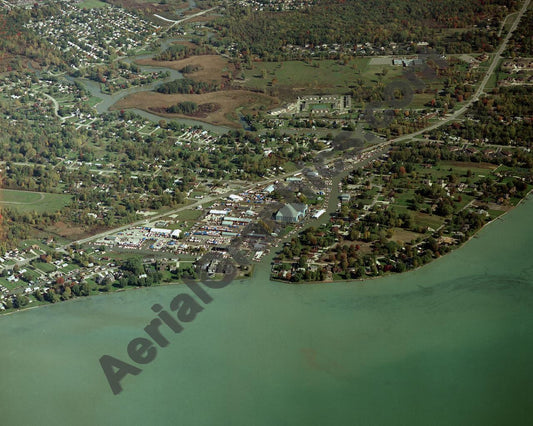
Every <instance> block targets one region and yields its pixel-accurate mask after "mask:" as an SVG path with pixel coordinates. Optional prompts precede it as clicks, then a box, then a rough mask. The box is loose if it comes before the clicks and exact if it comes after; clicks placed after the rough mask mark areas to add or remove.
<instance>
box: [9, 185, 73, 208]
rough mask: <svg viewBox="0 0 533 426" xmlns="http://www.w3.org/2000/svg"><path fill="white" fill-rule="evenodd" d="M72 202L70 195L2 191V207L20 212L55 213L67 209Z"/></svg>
mask: <svg viewBox="0 0 533 426" xmlns="http://www.w3.org/2000/svg"><path fill="white" fill-rule="evenodd" d="M70 200H71V197H70V196H69V195H63V194H48V193H44V192H30V191H17V190H12V189H0V207H11V208H14V209H16V210H18V211H20V212H31V211H35V212H37V213H45V212H55V211H57V210H61V209H62V208H63V207H65V206H66V205H67V204H68V203H69V202H70Z"/></svg>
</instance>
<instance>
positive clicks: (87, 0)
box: [78, 0, 109, 9]
mask: <svg viewBox="0 0 533 426" xmlns="http://www.w3.org/2000/svg"><path fill="white" fill-rule="evenodd" d="M107 6H109V5H108V4H107V3H104V2H101V1H99V0H82V1H81V2H79V3H78V7H79V8H80V9H98V8H102V7H107Z"/></svg>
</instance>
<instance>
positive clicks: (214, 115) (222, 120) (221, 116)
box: [110, 90, 278, 128]
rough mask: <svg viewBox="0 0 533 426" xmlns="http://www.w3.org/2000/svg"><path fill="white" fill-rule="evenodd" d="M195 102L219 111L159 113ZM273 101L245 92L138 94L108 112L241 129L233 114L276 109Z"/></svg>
mask: <svg viewBox="0 0 533 426" xmlns="http://www.w3.org/2000/svg"><path fill="white" fill-rule="evenodd" d="M185 101H190V102H195V103H196V104H198V105H202V104H216V105H217V106H218V109H217V110H216V111H213V112H207V113H202V114H199V115H194V116H188V115H183V114H169V113H166V112H162V110H165V109H166V108H168V107H170V106H172V105H175V104H177V103H179V102H185ZM277 104H278V103H277V101H276V99H275V98H273V97H271V96H267V95H264V94H262V93H254V92H250V91H247V90H222V91H218V92H210V93H203V94H201V95H182V94H172V95H165V94H162V93H156V92H139V93H134V94H132V95H129V96H126V97H125V98H123V99H121V100H120V101H119V102H117V103H116V104H114V105H113V106H112V107H111V108H110V109H111V110H120V109H128V108H138V109H141V110H144V111H147V112H151V113H155V114H157V115H160V116H162V117H166V118H179V117H181V118H194V119H195V120H199V121H204V122H206V123H209V124H214V125H218V126H228V127H237V128H240V127H241V125H240V123H239V122H238V120H239V117H238V114H237V112H236V110H237V109H238V108H239V107H242V106H243V105H245V106H246V110H243V114H247V113H253V112H254V111H255V110H258V109H260V108H261V107H263V108H267V109H269V108H274V107H275V106H276V105H277Z"/></svg>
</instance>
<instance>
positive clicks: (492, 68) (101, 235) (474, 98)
mask: <svg viewBox="0 0 533 426" xmlns="http://www.w3.org/2000/svg"><path fill="white" fill-rule="evenodd" d="M530 1H531V0H526V1H525V2H524V4H523V6H522V8H521V9H520V11H519V12H518V16H517V18H516V19H515V21H514V22H513V25H512V26H511V28H510V29H509V31H508V33H507V35H506V36H505V38H504V40H503V41H502V43H501V45H500V47H499V48H498V50H497V51H496V52H495V55H494V57H493V59H492V62H491V64H490V66H489V69H488V70H487V73H486V74H485V76H484V78H483V80H482V81H481V83H480V85H479V87H478V88H477V90H476V92H475V93H474V95H473V96H472V98H470V100H469V101H468V102H467V103H466V104H465V105H463V106H462V107H461V108H460V109H458V110H457V111H455V112H454V113H452V114H451V115H449V116H448V117H446V118H445V119H444V120H442V121H440V122H438V123H434V124H432V125H430V126H429V127H426V128H424V129H422V130H419V131H416V132H414V133H410V134H408V135H404V136H400V137H398V138H396V139H391V140H389V141H385V142H382V143H381V144H380V145H381V147H386V146H388V145H391V144H392V143H394V142H400V141H404V140H406V139H411V138H413V137H416V136H419V135H421V134H423V133H425V132H427V131H430V130H434V129H436V128H438V127H440V126H443V125H445V124H447V123H449V122H451V121H454V120H456V119H457V118H458V117H459V116H460V115H461V114H463V113H464V112H465V111H466V110H467V109H468V108H469V107H470V106H471V105H472V104H473V103H474V102H476V101H477V100H478V99H479V97H480V96H481V94H482V93H484V90H485V86H486V85H487V83H488V81H489V79H490V77H491V76H492V74H493V73H494V71H495V69H496V67H497V66H498V62H499V61H500V59H501V55H502V53H503V51H504V50H505V48H506V47H507V43H508V42H509V39H510V38H511V35H512V33H513V31H514V30H516V28H517V27H518V24H519V22H520V20H521V19H522V16H523V15H524V13H525V12H526V10H527V8H528V7H529V3H530ZM214 9H216V8H211V9H208V10H204V11H202V12H198V13H196V14H194V15H191V16H188V17H186V18H184V19H182V20H180V21H176V22H175V23H174V24H172V25H171V26H170V27H168V28H167V30H168V29H169V28H171V27H173V26H174V25H176V24H178V23H180V22H183V21H185V20H187V19H191V18H193V17H196V16H199V15H203V14H204V13H207V12H210V11H212V10H214ZM373 148H375V146H373V147H371V148H368V149H366V150H363V152H364V151H369V150H371V149H373ZM335 160H338V158H332V159H330V160H329V162H333V161H335ZM301 170H303V169H301ZM301 170H300V171H301ZM295 173H297V172H291V173H285V174H283V175H280V176H276V177H273V178H269V179H265V180H263V181H261V182H256V183H254V184H252V185H249V186H247V187H245V188H243V189H242V190H241V191H247V190H249V189H252V188H255V187H257V186H259V185H267V184H269V183H272V182H274V181H276V180H283V179H284V178H285V177H288V176H292V175H294V174H295ZM234 192H235V191H233V190H230V191H227V192H224V193H221V194H217V195H213V196H208V197H206V198H203V199H202V200H200V201H197V202H195V203H192V204H188V205H186V206H183V207H180V208H177V209H174V210H171V211H168V212H165V213H160V214H157V215H154V216H151V217H150V218H148V219H142V220H138V221H135V222H133V223H129V224H127V225H124V226H121V227H119V228H114V229H110V230H109V231H105V232H101V233H99V234H95V235H92V236H90V237H87V238H83V239H80V240H77V241H74V242H72V243H69V244H66V245H64V246H61V247H59V248H58V249H59V250H64V249H66V248H67V247H68V246H69V245H71V244H85V243H89V242H91V241H94V240H97V239H100V238H105V237H106V236H108V235H111V234H114V233H116V232H120V231H124V230H126V229H128V228H131V227H134V226H142V225H145V224H146V223H148V222H153V221H155V220H158V219H160V218H162V217H165V216H169V215H171V214H175V213H179V212H181V211H183V210H186V209H190V208H194V207H197V206H199V205H201V204H205V203H209V202H211V201H215V200H217V199H221V198H224V197H226V196H228V195H230V194H231V193H234ZM30 260H32V258H30V259H25V260H24V261H21V262H19V264H20V265H22V264H24V263H27V262H29V261H30Z"/></svg>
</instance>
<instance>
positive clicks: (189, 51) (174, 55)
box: [154, 44, 216, 61]
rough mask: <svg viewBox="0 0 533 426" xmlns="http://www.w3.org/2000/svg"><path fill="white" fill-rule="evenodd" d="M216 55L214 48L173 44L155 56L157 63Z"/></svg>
mask: <svg viewBox="0 0 533 426" xmlns="http://www.w3.org/2000/svg"><path fill="white" fill-rule="evenodd" d="M214 53H216V52H215V51H214V50H213V48H212V47H210V46H207V45H205V44H203V45H183V44H173V45H171V46H169V47H168V48H167V49H165V50H164V51H163V52H161V53H159V54H157V55H156V56H154V60H156V61H176V60H179V59H185V58H188V57H189V56H198V55H210V54H214Z"/></svg>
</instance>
